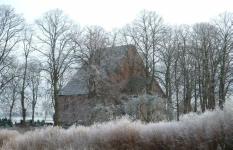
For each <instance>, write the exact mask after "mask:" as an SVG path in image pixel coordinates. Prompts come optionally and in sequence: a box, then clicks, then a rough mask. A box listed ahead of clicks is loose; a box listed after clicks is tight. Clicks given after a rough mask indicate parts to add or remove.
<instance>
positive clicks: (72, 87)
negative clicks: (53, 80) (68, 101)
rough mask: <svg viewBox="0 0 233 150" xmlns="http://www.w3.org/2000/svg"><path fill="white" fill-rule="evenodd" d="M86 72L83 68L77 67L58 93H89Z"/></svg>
mask: <svg viewBox="0 0 233 150" xmlns="http://www.w3.org/2000/svg"><path fill="white" fill-rule="evenodd" d="M88 76H89V75H88V73H87V71H86V70H85V69H83V68H81V69H79V70H78V71H77V72H76V73H75V75H74V76H73V77H72V78H71V80H70V81H69V82H68V83H67V84H66V86H65V87H63V88H62V89H61V91H60V93H59V95H86V94H88V93H89V91H88V86H87V80H88Z"/></svg>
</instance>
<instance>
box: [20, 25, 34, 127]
mask: <svg viewBox="0 0 233 150" xmlns="http://www.w3.org/2000/svg"><path fill="white" fill-rule="evenodd" d="M32 37H33V35H32V31H31V29H29V28H26V29H25V30H24V32H23V40H22V44H23V56H24V61H25V62H24V64H23V73H22V87H21V92H20V93H21V109H22V117H23V120H22V121H23V122H22V123H23V124H25V120H26V108H25V89H26V87H27V85H28V83H27V77H28V60H29V55H30V54H31V53H32V51H33V48H32Z"/></svg>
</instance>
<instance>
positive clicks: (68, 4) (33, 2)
mask: <svg viewBox="0 0 233 150" xmlns="http://www.w3.org/2000/svg"><path fill="white" fill-rule="evenodd" d="M0 4H9V5H12V6H13V7H14V8H15V9H16V11H17V12H18V13H22V14H24V17H25V18H26V20H27V21H28V22H30V23H32V22H33V21H34V20H35V19H36V18H38V17H39V16H41V15H42V14H43V13H44V12H46V11H48V10H50V9H54V8H60V9H62V10H64V12H65V13H66V14H67V15H69V16H70V17H71V18H72V19H73V20H74V21H75V22H77V23H79V24H80V25H82V26H84V25H100V26H102V27H104V28H105V29H106V30H108V31H110V30H112V29H114V28H119V27H122V26H123V25H125V24H127V23H130V22H131V21H132V20H133V19H134V18H135V17H136V16H137V15H138V13H139V12H140V11H141V10H143V9H146V10H152V11H156V12H157V13H158V14H159V15H161V16H162V17H163V18H164V21H165V22H167V23H169V24H173V25H175V24H193V23H196V22H202V21H209V20H210V19H211V18H212V17H215V16H217V15H218V14H219V13H223V12H225V11H229V12H233V0H0Z"/></svg>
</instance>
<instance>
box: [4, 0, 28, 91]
mask: <svg viewBox="0 0 233 150" xmlns="http://www.w3.org/2000/svg"><path fill="white" fill-rule="evenodd" d="M23 28H24V19H23V18H22V17H21V16H20V15H18V14H16V12H15V10H14V9H13V8H11V7H10V6H6V5H1V6H0V80H1V82H0V90H2V89H3V88H4V86H5V85H6V84H7V83H9V82H10V80H12V79H13V78H12V77H10V76H7V75H6V74H7V70H8V69H7V68H8V66H9V65H10V61H9V59H10V58H9V57H10V55H11V54H12V52H13V51H14V50H15V48H16V46H17V44H18V43H19V42H20V35H21V31H22V30H23Z"/></svg>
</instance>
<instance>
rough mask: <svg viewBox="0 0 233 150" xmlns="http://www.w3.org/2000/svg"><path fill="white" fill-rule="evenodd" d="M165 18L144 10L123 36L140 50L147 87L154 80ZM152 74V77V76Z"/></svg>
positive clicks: (127, 27)
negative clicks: (157, 53)
mask: <svg viewBox="0 0 233 150" xmlns="http://www.w3.org/2000/svg"><path fill="white" fill-rule="evenodd" d="M163 28H164V26H163V20H162V18H161V17H160V16H159V15H157V14H156V13H155V12H150V11H143V12H142V13H141V14H140V16H139V17H138V18H137V19H135V20H134V22H133V23H132V24H131V25H128V26H126V28H125V29H124V31H123V37H124V39H125V42H126V43H127V44H134V45H135V46H136V47H137V49H138V50H139V52H140V54H141V56H142V58H143V60H144V64H145V77H146V79H147V82H148V84H147V88H146V91H148V90H149V88H150V85H152V84H153V82H154V76H155V63H156V62H157V59H156V56H155V55H156V51H157V50H158V45H159V42H160V41H161V35H162V34H161V33H162V32H163ZM151 76H152V77H151Z"/></svg>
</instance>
